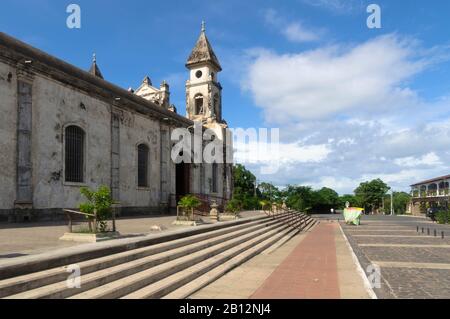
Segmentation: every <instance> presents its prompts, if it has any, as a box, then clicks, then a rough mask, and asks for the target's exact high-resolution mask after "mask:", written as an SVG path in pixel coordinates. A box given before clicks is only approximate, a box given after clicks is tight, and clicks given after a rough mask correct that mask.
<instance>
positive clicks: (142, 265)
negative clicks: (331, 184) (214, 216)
mask: <svg viewBox="0 0 450 319" xmlns="http://www.w3.org/2000/svg"><path fill="white" fill-rule="evenodd" d="M281 222H282V221H271V220H267V221H266V223H261V224H257V225H254V226H252V227H249V228H244V229H240V230H238V231H235V232H231V233H226V234H224V235H221V236H215V237H213V238H212V241H205V242H201V243H200V244H199V243H198V242H197V241H195V242H194V243H192V244H189V245H183V246H181V247H178V248H175V249H172V250H165V251H163V252H160V253H156V254H153V255H149V256H146V257H143V258H139V259H134V260H132V261H129V262H125V263H121V264H119V265H116V266H112V267H108V268H104V269H101V270H98V271H94V272H91V273H88V274H84V273H82V284H81V288H80V289H68V288H67V284H66V281H65V279H66V278H67V277H65V278H64V280H63V281H60V282H57V283H54V284H51V285H46V286H43V287H39V288H36V289H32V290H28V291H25V292H22V293H18V294H14V295H11V296H8V298H12V299H16V298H20V299H22V298H25V299H34V298H67V297H70V296H72V295H74V294H78V293H80V292H83V291H86V290H89V289H93V288H95V287H98V286H100V285H104V284H107V283H109V282H112V281H115V280H119V279H122V278H124V277H127V276H131V275H133V274H135V273H137V272H140V271H144V270H146V269H148V268H150V267H155V266H158V265H161V264H164V263H167V262H171V261H173V260H176V259H177V258H182V257H183V256H186V255H188V254H193V253H198V252H200V253H201V251H205V250H208V249H207V248H208V247H214V245H217V244H220V243H222V242H224V241H225V242H226V241H227V240H230V239H233V238H235V237H236V236H242V235H245V234H248V233H251V232H252V231H258V230H259V229H262V231H265V229H266V228H267V227H273V226H272V225H274V224H277V223H281ZM266 225H267V226H266ZM247 226H248V225H247ZM66 275H67V273H66Z"/></svg>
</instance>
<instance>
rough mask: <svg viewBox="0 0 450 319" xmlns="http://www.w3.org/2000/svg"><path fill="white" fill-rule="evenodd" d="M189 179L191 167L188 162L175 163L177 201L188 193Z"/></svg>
mask: <svg viewBox="0 0 450 319" xmlns="http://www.w3.org/2000/svg"><path fill="white" fill-rule="evenodd" d="M190 181H191V169H190V164H185V163H184V162H182V163H180V164H177V165H176V197H177V203H178V202H179V201H180V199H181V198H182V197H183V196H185V195H187V194H189V193H190V191H191V189H190Z"/></svg>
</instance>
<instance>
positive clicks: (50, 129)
mask: <svg viewBox="0 0 450 319" xmlns="http://www.w3.org/2000/svg"><path fill="white" fill-rule="evenodd" d="M110 123H111V115H110V107H109V106H108V105H107V104H105V103H104V102H102V101H100V100H98V99H95V98H92V97H90V96H88V95H87V94H85V93H82V92H80V91H77V90H74V89H72V88H69V87H66V86H63V85H62V84H59V83H56V82H54V81H52V80H49V79H46V78H43V77H41V76H36V77H35V79H34V83H33V144H32V145H33V146H32V159H33V185H34V187H33V188H34V194H33V195H34V196H33V205H34V208H36V209H44V208H52V207H53V208H75V207H77V206H78V204H79V203H80V201H82V198H81V196H80V186H89V187H94V188H95V187H98V186H100V185H107V186H110V183H111V166H110V161H111V145H110V144H111V128H110ZM70 125H77V126H79V127H81V128H82V129H83V130H84V131H85V134H86V140H85V171H84V183H82V184H73V183H67V182H65V180H64V176H65V174H64V145H65V142H64V132H65V128H66V127H67V126H70Z"/></svg>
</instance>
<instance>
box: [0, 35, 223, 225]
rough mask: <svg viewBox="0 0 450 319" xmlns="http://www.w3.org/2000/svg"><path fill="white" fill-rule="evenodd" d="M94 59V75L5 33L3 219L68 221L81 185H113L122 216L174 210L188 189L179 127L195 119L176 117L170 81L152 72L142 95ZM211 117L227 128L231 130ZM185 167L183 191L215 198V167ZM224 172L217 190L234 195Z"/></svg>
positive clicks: (213, 122) (1, 75)
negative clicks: (79, 172)
mask: <svg viewBox="0 0 450 319" xmlns="http://www.w3.org/2000/svg"><path fill="white" fill-rule="evenodd" d="M202 33H203V32H202ZM93 63H95V65H93V67H91V70H94V71H95V72H92V71H91V72H85V71H83V70H80V69H78V68H76V67H74V66H72V65H70V64H68V63H65V62H63V61H60V60H58V59H56V58H54V57H52V56H49V55H48V54H46V53H43V52H41V51H39V50H37V49H34V48H32V47H30V46H28V45H26V44H24V43H22V42H19V41H17V40H16V39H14V38H11V37H9V36H7V35H5V34H3V33H0V100H1V104H0V110H1V113H2V116H1V117H0V137H1V141H2V143H1V148H2V150H1V152H0V180H1V181H2V182H1V183H0V220H9V221H26V220H41V219H56V218H62V217H63V215H62V214H61V212H62V209H64V208H76V207H77V206H78V204H79V203H80V201H82V200H83V199H82V198H81V196H80V187H81V186H89V187H93V188H96V187H98V186H100V185H107V186H110V187H111V189H112V193H113V197H114V199H115V200H117V201H118V202H120V206H121V212H122V214H151V213H162V212H166V211H167V210H168V209H169V208H173V207H174V206H175V205H176V198H177V195H178V196H179V195H183V194H180V193H179V192H180V191H178V192H177V190H178V189H180V187H177V183H182V182H183V181H181V180H180V178H181V177H180V176H177V171H178V172H180V170H178V169H177V166H176V165H175V163H173V161H172V160H171V155H170V152H171V145H172V141H171V132H172V130H174V129H176V128H188V127H192V126H193V125H194V122H193V121H192V120H194V118H185V117H183V116H180V115H178V114H177V113H176V108H175V107H174V106H173V105H171V104H170V92H169V85H168V84H167V83H165V82H163V84H162V85H161V87H160V89H156V88H154V87H152V86H151V81H150V80H149V78H146V79H144V82H143V85H142V86H141V87H140V88H139V89H138V90H137V91H136V93H134V92H133V91H131V90H128V91H127V90H124V89H121V88H119V87H117V86H115V85H113V84H111V83H109V82H107V81H105V80H104V79H103V78H102V76H101V73H100V69H99V68H98V66H97V64H96V61H95V60H94V62H93ZM190 71H191V70H190ZM187 104H188V107H189V103H187ZM187 113H189V111H188V112H187ZM205 119H206V120H207V121H206V122H208V123H206V122H205V125H209V126H211V127H213V128H215V129H217V130H218V131H220V132H222V130H224V129H225V128H226V125H225V124H224V123H223V122H221V121H220V122H219V121H218V120H217V118H215V117H212V116H208V117H207V118H205ZM68 126H77V127H79V128H81V129H82V130H83V131H84V133H85V143H84V172H83V173H84V181H83V182H82V183H73V182H67V181H66V179H65V170H66V168H65V163H66V162H65V156H66V154H65V134H66V133H65V132H66V128H67V127H68ZM205 128H206V126H205ZM141 144H145V145H146V146H147V147H148V150H149V152H148V154H149V160H148V167H147V171H148V180H149V183H148V187H138V186H137V185H138V182H137V180H138V177H137V176H138V173H137V171H138V158H137V156H138V152H137V147H138V145H141ZM187 167H188V169H187V170H186V168H185V170H186V172H187V173H186V176H187V177H188V179H189V180H188V182H187V184H186V185H188V186H187V187H184V189H183V193H198V194H202V195H206V196H208V195H211V194H212V193H213V192H212V188H211V187H210V180H211V178H212V165H210V164H209V165H208V164H197V165H193V164H188V165H187ZM220 171H221V172H222V174H219V177H218V180H217V183H218V185H219V186H220V187H218V188H217V189H216V190H215V192H214V194H213V195H214V196H217V197H220V198H229V197H230V195H231V192H232V190H231V185H232V168H231V164H220Z"/></svg>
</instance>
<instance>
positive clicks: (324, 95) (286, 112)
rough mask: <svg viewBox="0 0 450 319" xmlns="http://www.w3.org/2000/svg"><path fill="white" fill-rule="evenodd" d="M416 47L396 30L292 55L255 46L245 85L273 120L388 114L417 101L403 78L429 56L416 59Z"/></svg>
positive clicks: (409, 75)
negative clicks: (391, 32)
mask: <svg viewBox="0 0 450 319" xmlns="http://www.w3.org/2000/svg"><path fill="white" fill-rule="evenodd" d="M415 52H416V44H415V43H414V41H407V40H403V39H400V38H398V37H397V36H395V35H387V36H381V37H377V38H375V39H372V40H369V41H367V42H365V43H362V44H359V45H357V46H354V47H350V48H349V47H346V46H332V47H325V48H321V49H317V50H313V51H306V52H302V53H296V54H281V55H279V54H276V53H274V52H268V51H262V50H259V51H258V52H256V53H255V52H252V54H254V60H253V62H252V63H251V64H250V65H249V68H248V73H247V77H246V78H245V79H244V82H243V87H244V88H245V89H247V90H249V91H250V93H251V94H252V96H253V99H254V101H255V104H256V105H257V106H259V107H261V108H262V109H263V110H264V113H265V115H266V119H267V120H269V121H271V122H275V123H286V122H290V121H298V120H304V119H308V120H311V119H324V118H328V117H331V116H333V115H335V114H338V113H340V114H342V113H343V114H352V115H354V113H355V112H357V113H363V112H371V113H378V114H379V113H386V112H387V111H392V109H393V108H401V107H403V108H404V107H410V106H411V105H413V106H414V105H417V104H418V97H417V94H416V93H415V92H414V91H412V90H411V89H410V88H408V87H407V86H406V85H405V82H406V81H407V80H409V79H410V78H411V77H412V76H414V75H415V74H417V73H419V72H420V71H422V70H423V69H424V67H425V66H426V65H427V63H428V61H427V60H424V59H417V58H416V55H415Z"/></svg>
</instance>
